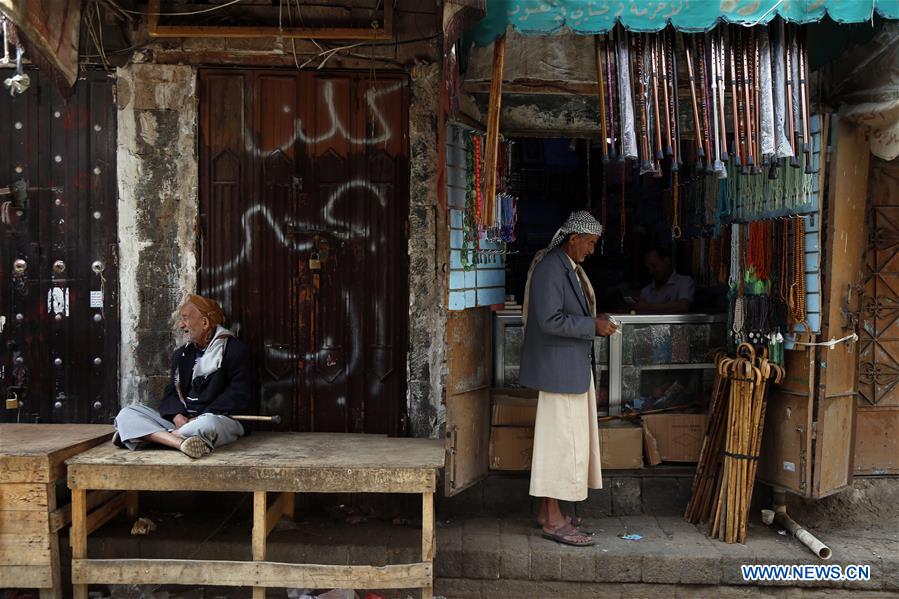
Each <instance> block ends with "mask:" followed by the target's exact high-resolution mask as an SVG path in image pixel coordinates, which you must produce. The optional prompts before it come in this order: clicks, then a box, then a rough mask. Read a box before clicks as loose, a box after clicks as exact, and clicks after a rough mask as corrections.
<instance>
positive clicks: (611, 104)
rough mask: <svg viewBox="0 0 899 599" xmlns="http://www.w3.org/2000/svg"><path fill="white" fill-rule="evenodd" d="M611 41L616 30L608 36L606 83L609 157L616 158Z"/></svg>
mask: <svg viewBox="0 0 899 599" xmlns="http://www.w3.org/2000/svg"><path fill="white" fill-rule="evenodd" d="M609 42H611V43H612V44H614V43H615V38H614V30H612V31H611V32H610V36H609V37H607V38H606V43H605V47H606V83H607V86H606V87H608V88H609V133H611V140H612V141H611V143H610V144H609V159H610V160H614V159H615V156H616V153H615V98H614V97H613V93H612V90H614V89H615V88H614V86H613V84H612V56H611V54H610V53H609Z"/></svg>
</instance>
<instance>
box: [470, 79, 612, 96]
mask: <svg viewBox="0 0 899 599" xmlns="http://www.w3.org/2000/svg"><path fill="white" fill-rule="evenodd" d="M596 85H597V84H596V83H592V82H589V81H559V80H553V79H527V78H523V79H510V80H504V81H503V82H502V89H503V91H504V92H506V93H509V94H557V95H576V96H589V97H591V98H595V97H596V95H597V92H596ZM491 87H492V82H491V81H486V80H472V81H465V82H463V83H462V91H463V92H465V93H467V94H489V93H490V89H491Z"/></svg>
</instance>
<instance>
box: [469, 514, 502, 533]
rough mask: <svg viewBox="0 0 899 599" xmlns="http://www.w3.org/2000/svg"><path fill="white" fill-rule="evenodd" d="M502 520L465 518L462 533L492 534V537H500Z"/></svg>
mask: <svg viewBox="0 0 899 599" xmlns="http://www.w3.org/2000/svg"><path fill="white" fill-rule="evenodd" d="M499 523H500V520H499V518H483V517H473V518H465V519H464V520H463V521H462V533H463V534H469V535H470V534H477V535H481V534H490V535H498V534H499V529H500V526H499Z"/></svg>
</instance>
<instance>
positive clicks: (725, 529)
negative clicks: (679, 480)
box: [684, 343, 784, 543]
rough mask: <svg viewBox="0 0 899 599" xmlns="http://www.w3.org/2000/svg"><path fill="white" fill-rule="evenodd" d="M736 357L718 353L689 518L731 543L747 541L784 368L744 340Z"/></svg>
mask: <svg viewBox="0 0 899 599" xmlns="http://www.w3.org/2000/svg"><path fill="white" fill-rule="evenodd" d="M736 355H737V357H736V358H729V357H727V356H726V355H725V354H723V353H720V354H717V355H716V356H715V364H716V366H717V373H716V376H715V382H714V385H713V388H712V398H711V401H710V404H709V418H708V424H707V428H706V434H705V438H704V440H703V443H702V451H701V452H700V456H699V463H698V464H697V467H696V473H695V474H694V476H693V493H692V496H691V497H690V502H689V504H688V505H687V509H686V512H685V513H684V518H685V519H686V520H687V521H688V522H691V523H693V524H696V523H699V522H708V524H709V536H712V537H716V538H718V539H720V540H722V541H725V542H727V543H735V542H736V543H742V542H744V541H745V540H746V524H747V521H748V518H749V504H750V501H751V500H752V489H753V486H754V483H755V474H756V470H757V469H758V460H759V451H760V449H761V446H762V431H763V429H764V424H765V407H766V404H767V392H768V382H769V381H771V380H773V381H774V382H775V383H780V382H781V381H782V380H783V377H784V370H783V368H781V367H780V366H778V365H776V364H773V363H771V362H769V361H768V356H767V350H766V349H764V348H762V349H761V350H760V351H759V353H758V354H756V350H755V348H753V346H752V345H750V344H748V343H742V344H740V346H739V347H738V348H737V352H736Z"/></svg>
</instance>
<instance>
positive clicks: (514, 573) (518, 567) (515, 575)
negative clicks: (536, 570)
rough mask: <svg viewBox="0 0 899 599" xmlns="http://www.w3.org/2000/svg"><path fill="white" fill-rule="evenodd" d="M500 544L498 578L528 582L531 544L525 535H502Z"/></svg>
mask: <svg viewBox="0 0 899 599" xmlns="http://www.w3.org/2000/svg"><path fill="white" fill-rule="evenodd" d="M500 544H501V546H502V555H501V556H500V564H499V573H500V578H502V579H504V580H506V579H513V580H514V579H518V580H528V578H529V577H530V568H531V544H530V540H529V539H528V537H527V536H526V535H525V534H511V533H503V534H501V535H500Z"/></svg>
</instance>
